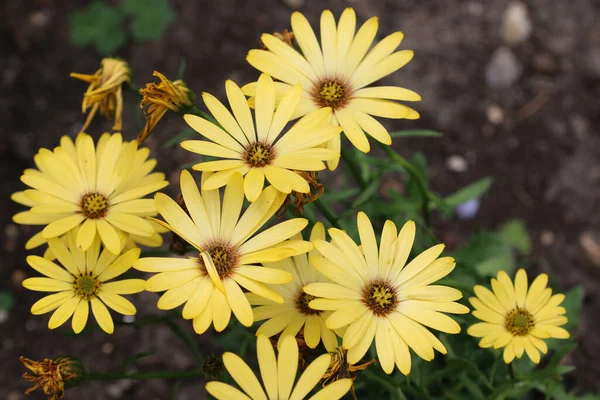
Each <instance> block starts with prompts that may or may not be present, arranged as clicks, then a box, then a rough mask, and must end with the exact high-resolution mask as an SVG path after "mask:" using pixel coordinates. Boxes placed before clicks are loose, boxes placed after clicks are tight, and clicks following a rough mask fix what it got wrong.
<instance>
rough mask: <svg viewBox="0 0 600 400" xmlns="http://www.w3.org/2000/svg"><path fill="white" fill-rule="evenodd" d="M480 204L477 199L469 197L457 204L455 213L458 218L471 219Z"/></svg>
mask: <svg viewBox="0 0 600 400" xmlns="http://www.w3.org/2000/svg"><path fill="white" fill-rule="evenodd" d="M480 205H481V202H480V201H479V199H477V198H475V199H471V200H469V201H467V202H464V203H462V204H459V205H458V206H457V207H456V215H457V216H458V218H460V219H472V218H473V217H474V216H475V215H477V212H478V211H479V207H480Z"/></svg>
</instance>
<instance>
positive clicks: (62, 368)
mask: <svg viewBox="0 0 600 400" xmlns="http://www.w3.org/2000/svg"><path fill="white" fill-rule="evenodd" d="M19 360H20V361H21V362H22V363H23V365H25V367H27V368H29V370H31V372H33V374H30V373H29V372H25V373H24V374H23V378H24V379H25V380H26V381H28V382H35V385H34V386H33V387H31V388H29V389H27V390H26V391H25V394H30V393H31V392H33V391H34V390H36V389H37V388H40V387H41V388H42V390H43V391H44V393H45V394H47V395H49V396H50V397H49V400H59V399H62V398H63V397H64V395H65V389H69V388H72V387H75V386H77V385H78V384H79V383H80V382H81V380H82V379H83V378H84V375H85V370H84V369H83V366H82V365H81V363H80V362H79V360H77V359H74V358H71V357H58V358H57V359H55V360H51V359H48V358H45V359H44V361H33V360H30V359H29V358H25V357H22V356H21V357H20V358H19Z"/></svg>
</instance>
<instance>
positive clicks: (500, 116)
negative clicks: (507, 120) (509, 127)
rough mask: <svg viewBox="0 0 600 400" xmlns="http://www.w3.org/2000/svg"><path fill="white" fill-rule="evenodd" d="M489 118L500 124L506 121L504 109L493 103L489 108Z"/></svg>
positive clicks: (493, 122) (495, 123)
mask: <svg viewBox="0 0 600 400" xmlns="http://www.w3.org/2000/svg"><path fill="white" fill-rule="evenodd" d="M486 114H487V119H488V121H490V122H491V123H492V124H494V125H500V124H502V122H504V110H502V108H500V106H498V105H497V104H492V105H491V106H489V107H488V109H487V112H486Z"/></svg>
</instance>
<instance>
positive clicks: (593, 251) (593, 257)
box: [579, 232, 600, 267]
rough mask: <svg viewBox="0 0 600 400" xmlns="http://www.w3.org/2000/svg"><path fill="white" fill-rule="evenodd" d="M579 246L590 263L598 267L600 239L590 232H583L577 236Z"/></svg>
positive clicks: (599, 262)
mask: <svg viewBox="0 0 600 400" xmlns="http://www.w3.org/2000/svg"><path fill="white" fill-rule="evenodd" d="M579 245H580V246H581V248H582V249H583V251H584V253H585V255H586V256H587V257H588V258H589V259H590V261H591V262H592V263H593V264H594V265H595V266H597V267H600V238H598V237H597V236H595V235H593V234H592V233H591V232H584V233H582V234H581V236H579Z"/></svg>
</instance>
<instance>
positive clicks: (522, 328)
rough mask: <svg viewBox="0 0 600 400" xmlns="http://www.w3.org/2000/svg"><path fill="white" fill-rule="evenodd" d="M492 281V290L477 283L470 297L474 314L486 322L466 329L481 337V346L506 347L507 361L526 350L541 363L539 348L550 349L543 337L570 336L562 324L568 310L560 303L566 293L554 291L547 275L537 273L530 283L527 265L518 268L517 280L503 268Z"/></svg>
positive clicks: (470, 333) (565, 321)
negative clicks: (473, 295) (473, 294)
mask: <svg viewBox="0 0 600 400" xmlns="http://www.w3.org/2000/svg"><path fill="white" fill-rule="evenodd" d="M491 283H492V290H489V289H487V288H485V287H483V286H479V285H477V286H475V287H474V290H475V295H476V296H477V297H471V298H470V299H469V301H470V302H471V305H472V306H473V307H474V308H475V309H474V310H473V316H475V317H476V318H478V319H480V320H481V321H483V322H478V323H476V324H474V325H472V326H471V327H469V329H468V330H467V333H468V334H469V335H471V336H475V337H480V338H481V340H480V341H479V346H480V347H482V348H489V347H493V348H495V349H500V348H504V353H503V356H504V361H505V362H506V363H507V364H509V363H510V362H512V361H513V360H514V358H515V357H516V358H521V357H522V356H523V354H524V353H527V356H529V358H530V359H531V361H533V362H534V363H536V364H538V363H539V362H540V352H542V353H544V354H546V353H547V352H548V346H547V345H546V343H545V342H544V340H543V339H548V338H556V339H568V338H569V332H568V331H567V330H565V329H564V328H561V325H564V324H566V323H567V317H566V316H565V315H564V314H566V312H567V311H566V310H565V308H564V307H561V306H560V303H562V302H563V300H564V299H565V295H564V294H555V295H552V289H550V288H548V287H546V286H547V284H548V275H546V274H540V275H538V277H537V278H535V279H534V281H533V282H532V283H531V286H529V287H528V282H527V274H526V273H525V270H524V269H519V270H518V271H517V274H516V276H515V281H514V284H513V282H512V281H511V279H510V277H509V276H508V274H507V273H506V272H504V271H500V272H498V276H497V279H492V281H491Z"/></svg>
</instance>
